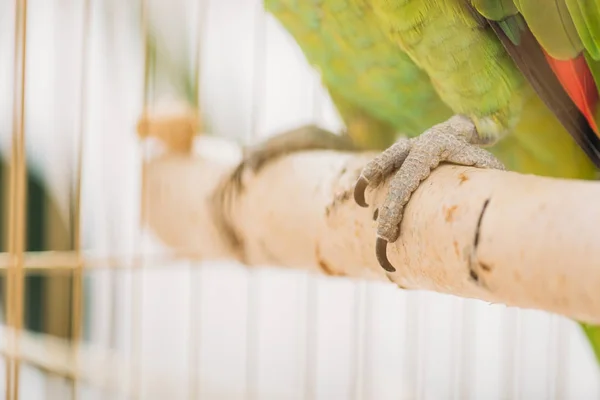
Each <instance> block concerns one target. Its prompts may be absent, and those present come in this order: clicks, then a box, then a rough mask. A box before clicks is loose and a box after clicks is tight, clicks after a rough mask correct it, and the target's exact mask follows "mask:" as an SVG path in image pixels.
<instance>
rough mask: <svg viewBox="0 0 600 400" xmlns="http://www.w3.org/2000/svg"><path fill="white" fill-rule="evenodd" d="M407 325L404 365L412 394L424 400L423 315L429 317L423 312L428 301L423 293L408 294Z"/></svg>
mask: <svg viewBox="0 0 600 400" xmlns="http://www.w3.org/2000/svg"><path fill="white" fill-rule="evenodd" d="M405 296H407V299H406V324H405V330H406V334H407V340H406V343H405V346H406V350H407V356H406V359H405V363H404V370H405V371H406V372H407V375H409V376H410V378H408V382H409V384H411V393H414V394H415V396H416V397H415V398H416V399H422V398H423V371H424V368H425V365H424V364H425V362H424V359H423V352H422V349H421V342H422V340H421V335H420V331H421V315H427V313H424V312H422V311H423V310H421V308H423V303H424V302H425V301H426V299H424V298H423V296H422V294H421V293H406V294H405Z"/></svg>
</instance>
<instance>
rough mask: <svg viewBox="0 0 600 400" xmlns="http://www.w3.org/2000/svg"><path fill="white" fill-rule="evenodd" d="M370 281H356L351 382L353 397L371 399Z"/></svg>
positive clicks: (351, 344) (371, 322)
mask: <svg viewBox="0 0 600 400" xmlns="http://www.w3.org/2000/svg"><path fill="white" fill-rule="evenodd" d="M371 289H372V288H371V286H370V284H369V283H368V282H365V281H363V282H356V283H355V291H354V307H355V308H354V333H353V335H352V340H351V341H350V346H351V348H350V352H351V353H353V355H354V357H353V359H354V360H353V363H352V367H351V368H352V371H351V377H352V379H351V382H350V384H351V385H352V395H351V397H352V398H353V399H356V400H358V399H369V398H371V396H370V390H371V383H370V378H371V362H370V359H371V353H372V347H371V343H372V329H373V320H372V300H373V293H372V291H371Z"/></svg>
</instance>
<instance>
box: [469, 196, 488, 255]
mask: <svg viewBox="0 0 600 400" xmlns="http://www.w3.org/2000/svg"><path fill="white" fill-rule="evenodd" d="M490 200H491V199H487V200H486V201H485V202H484V203H483V207H482V208H481V212H480V213H479V219H478V220H477V226H476V227H475V239H474V240H473V251H477V246H478V245H479V235H480V234H481V223H482V222H483V214H485V210H486V209H487V207H488V205H489V204H490Z"/></svg>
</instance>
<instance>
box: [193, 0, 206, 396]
mask: <svg viewBox="0 0 600 400" xmlns="http://www.w3.org/2000/svg"><path fill="white" fill-rule="evenodd" d="M197 4H198V5H197V7H198V10H197V17H196V59H195V65H194V79H195V81H194V98H195V99H196V104H197V109H196V112H197V113H198V115H199V116H201V115H202V101H201V97H202V95H201V91H200V90H201V89H200V81H201V78H202V49H203V48H204V40H203V38H204V34H205V29H206V25H207V22H206V21H207V15H208V7H209V4H210V3H209V0H198V1H197ZM201 126H202V125H201ZM190 275H191V279H190V358H189V380H190V382H189V385H190V387H189V391H190V393H189V398H190V399H198V398H200V397H199V393H200V390H201V388H200V385H199V380H200V329H201V326H202V318H201V315H200V309H201V307H200V293H201V292H200V290H201V287H202V271H201V270H200V269H199V268H195V266H194V265H191V264H190Z"/></svg>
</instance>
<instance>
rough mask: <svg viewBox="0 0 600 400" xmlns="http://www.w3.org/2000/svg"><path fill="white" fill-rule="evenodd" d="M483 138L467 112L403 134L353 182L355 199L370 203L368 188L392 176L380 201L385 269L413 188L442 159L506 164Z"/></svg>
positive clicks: (380, 256)
mask: <svg viewBox="0 0 600 400" xmlns="http://www.w3.org/2000/svg"><path fill="white" fill-rule="evenodd" d="M481 143H482V140H481V138H480V137H479V135H478V132H477V130H476V128H475V124H474V123H473V122H472V121H471V120H470V119H469V118H467V117H465V116H460V115H458V116H454V117H452V118H450V119H449V120H447V121H445V122H443V123H441V124H438V125H436V126H433V127H432V128H430V129H429V130H427V131H425V132H424V133H423V134H422V135H420V136H418V137H416V138H413V139H406V138H404V139H400V140H399V141H398V142H396V143H395V144H393V145H392V146H391V147H390V148H388V149H387V150H385V151H384V152H383V153H381V154H380V155H378V156H377V157H375V158H374V159H373V160H371V161H370V162H369V163H367V165H366V166H365V167H364V169H363V171H362V173H361V175H360V178H359V179H358V181H357V182H356V186H355V187H354V200H355V201H356V203H357V204H358V205H360V206H361V207H366V206H367V203H366V201H365V197H364V194H365V191H366V189H367V188H369V187H370V188H375V187H377V186H379V185H380V184H381V183H382V182H383V181H384V180H385V179H386V178H388V177H390V176H392V178H391V180H390V185H389V192H388V194H387V196H386V199H385V201H384V203H383V204H382V205H379V207H378V210H379V212H378V220H377V241H376V243H375V255H376V257H377V261H378V262H379V264H380V265H381V267H382V268H383V269H384V270H385V271H387V272H394V271H396V268H394V266H393V265H392V264H391V263H390V261H389V260H388V258H387V246H388V244H389V243H394V242H395V241H396V240H397V239H398V237H399V236H400V223H401V222H402V217H403V215H404V210H405V207H406V205H407V204H408V202H409V200H410V198H411V196H412V194H413V193H414V191H415V190H417V188H418V187H419V186H420V184H421V182H422V181H423V180H425V179H426V178H427V177H428V176H429V175H430V173H431V171H432V170H434V169H435V168H437V167H438V165H439V164H440V163H441V162H444V161H445V162H449V163H453V164H457V165H465V166H474V167H477V168H492V169H504V166H503V165H502V163H500V161H498V160H497V159H496V158H495V157H494V156H493V155H492V154H491V153H489V152H488V151H486V150H484V149H482V148H480V147H478V146H477V145H480V144H481Z"/></svg>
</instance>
